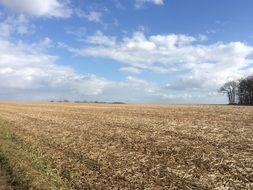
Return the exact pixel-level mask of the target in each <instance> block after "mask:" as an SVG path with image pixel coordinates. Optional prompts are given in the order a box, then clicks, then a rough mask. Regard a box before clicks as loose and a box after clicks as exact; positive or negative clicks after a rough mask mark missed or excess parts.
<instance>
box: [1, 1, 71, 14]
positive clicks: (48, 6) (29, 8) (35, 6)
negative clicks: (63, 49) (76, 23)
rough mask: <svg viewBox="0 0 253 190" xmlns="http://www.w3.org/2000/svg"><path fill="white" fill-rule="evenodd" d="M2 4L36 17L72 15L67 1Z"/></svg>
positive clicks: (3, 2)
mask: <svg viewBox="0 0 253 190" xmlns="http://www.w3.org/2000/svg"><path fill="white" fill-rule="evenodd" d="M0 4H1V5H3V6H5V7H6V8H9V9H11V10H13V11H16V12H18V13H23V14H28V15H31V16H35V17H61V18H67V17H70V16H71V14H72V10H71V8H69V6H68V1H66V0H65V1H59V0H22V1H20V0H0Z"/></svg>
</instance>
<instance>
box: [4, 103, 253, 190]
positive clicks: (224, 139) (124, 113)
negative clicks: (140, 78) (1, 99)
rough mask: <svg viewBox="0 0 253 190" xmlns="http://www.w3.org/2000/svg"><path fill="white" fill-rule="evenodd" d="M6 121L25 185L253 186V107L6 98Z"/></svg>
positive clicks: (15, 167)
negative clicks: (23, 101) (24, 100)
mask: <svg viewBox="0 0 253 190" xmlns="http://www.w3.org/2000/svg"><path fill="white" fill-rule="evenodd" d="M0 120H1V122H0V129H1V130H2V131H6V130H7V131H9V132H8V133H6V132H2V138H0V143H1V144H0V153H1V157H2V159H0V160H4V161H2V163H3V164H5V165H8V168H9V171H10V173H11V175H12V176H13V178H15V180H16V181H17V182H18V181H19V183H20V181H21V182H22V183H20V184H26V187H24V188H26V189H29V188H30V189H42V188H43V189H252V188H253V108H252V107H239V106H234V107H233V106H207V105H203V106H201V105H198V106H193V105H188V106H187V105H169V106H161V105H160V106H159V105H145V106H144V105H142V106H138V105H102V104H101V105H98V104H70V103H68V104H59V103H51V104H46V103H45V104H43V103H32V104H31V103H30V104H28V103H1V104H0ZM10 133H11V134H12V136H14V137H15V138H7V137H9V136H10V135H8V134H10ZM3 134H5V135H3ZM6 139H7V140H8V141H7V140H6ZM13 139H14V140H13ZM21 170H22V171H21ZM34 176H35V177H34ZM20 188H21V187H20Z"/></svg>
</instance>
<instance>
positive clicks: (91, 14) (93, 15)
mask: <svg viewBox="0 0 253 190" xmlns="http://www.w3.org/2000/svg"><path fill="white" fill-rule="evenodd" d="M75 12H76V15H77V16H78V17H80V18H84V19H87V20H88V21H90V22H97V23H102V16H103V12H101V11H95V10H91V11H87V12H86V11H83V10H81V9H76V11H75Z"/></svg>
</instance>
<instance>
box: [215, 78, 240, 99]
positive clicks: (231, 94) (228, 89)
mask: <svg viewBox="0 0 253 190" xmlns="http://www.w3.org/2000/svg"><path fill="white" fill-rule="evenodd" d="M219 92H221V93H224V94H226V95H227V96H228V101H229V104H235V103H236V94H237V82H235V81H229V82H227V83H225V84H224V85H223V86H222V87H221V88H220V89H219Z"/></svg>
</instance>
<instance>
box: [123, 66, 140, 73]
mask: <svg viewBox="0 0 253 190" xmlns="http://www.w3.org/2000/svg"><path fill="white" fill-rule="evenodd" d="M120 71H122V72H124V73H129V74H140V73H141V70H140V69H138V68H136V67H122V68H120Z"/></svg>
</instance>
